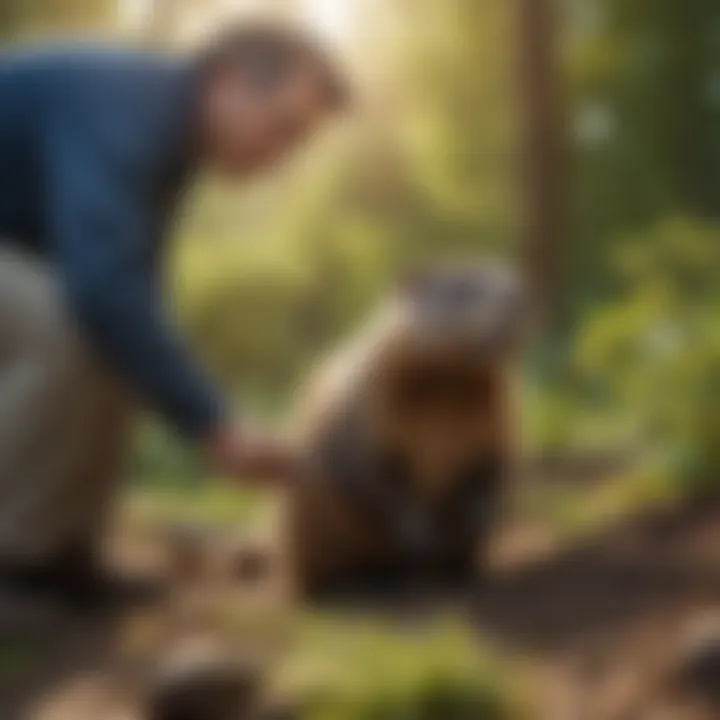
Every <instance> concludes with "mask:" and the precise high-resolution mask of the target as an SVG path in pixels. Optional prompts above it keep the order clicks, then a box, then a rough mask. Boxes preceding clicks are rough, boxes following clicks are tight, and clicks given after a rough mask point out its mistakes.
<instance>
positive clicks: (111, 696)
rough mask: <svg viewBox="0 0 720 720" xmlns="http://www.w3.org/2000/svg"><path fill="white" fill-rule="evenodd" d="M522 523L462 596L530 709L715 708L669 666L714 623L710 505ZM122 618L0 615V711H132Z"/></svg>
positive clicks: (674, 713) (716, 597)
mask: <svg viewBox="0 0 720 720" xmlns="http://www.w3.org/2000/svg"><path fill="white" fill-rule="evenodd" d="M522 533H523V530H522V528H520V529H516V530H514V531H511V532H509V533H508V537H507V539H506V540H505V542H506V543H507V547H508V548H512V550H511V551H508V552H506V553H505V556H506V557H505V558H504V559H503V562H502V563H501V565H500V566H499V567H497V568H496V569H495V570H494V571H493V572H492V573H491V576H490V577H489V578H488V580H487V582H486V583H485V585H484V587H483V588H482V591H481V592H479V593H478V595H477V596H476V597H474V598H473V599H472V601H471V604H470V606H469V607H470V617H471V619H472V622H473V623H474V624H475V626H476V628H477V630H478V632H479V633H481V634H482V636H483V637H484V638H488V639H489V640H490V641H491V643H492V644H494V645H495V646H496V647H498V648H499V649H502V650H503V651H504V652H506V653H509V654H510V655H511V656H512V657H513V658H514V659H515V660H516V661H517V663H518V665H519V666H522V667H523V670H524V672H526V674H527V677H528V678H530V681H531V683H532V685H533V688H534V690H535V697H536V699H537V704H538V709H537V714H536V717H537V718H538V720H545V719H546V718H547V720H696V719H703V718H707V719H708V720H710V719H712V718H720V708H715V709H713V708H711V707H709V706H703V705H701V704H700V703H699V701H698V699H697V698H696V697H691V696H689V695H688V694H687V693H682V692H680V691H679V690H678V688H677V683H676V682H675V680H674V675H673V673H674V670H675V667H676V665H677V663H678V658H679V657H680V655H681V652H682V647H683V645H684V644H685V643H686V642H687V638H688V637H689V636H691V635H692V634H693V633H695V632H696V631H698V629H700V630H702V628H704V627H708V626H710V627H714V628H718V629H720V505H718V504H709V505H707V504H706V505H704V506H700V507H694V508H686V509H684V510H682V511H679V510H676V511H672V512H659V513H656V514H654V515H652V516H650V517H644V518H631V519H628V520H625V521H623V522H619V523H617V524H616V525H615V526H614V527H611V528H607V527H606V528H604V529H603V530H602V532H601V533H598V534H596V535H595V536H593V537H590V538H587V539H585V540H583V541H582V542H581V543H576V544H573V545H572V546H563V544H560V545H554V544H553V543H548V544H547V547H546V548H545V549H544V550H542V551H541V552H538V551H537V548H538V546H539V543H538V542H533V543H531V544H532V546H533V547H534V548H535V549H536V552H534V553H532V555H530V554H528V553H525V552H524V551H523V550H522V547H523V542H522V540H520V541H518V536H522ZM0 611H2V608H1V607H0ZM130 620H131V619H130ZM128 621H129V619H128V618H117V617H116V618H106V619H103V620H98V619H95V620H91V619H87V618H86V619H78V618H76V619H74V620H68V619H63V620H62V621H56V620H53V619H52V618H50V619H48V621H47V623H46V624H45V625H39V626H36V627H35V628H34V630H33V631H32V632H28V631H27V630H26V629H24V628H23V627H22V624H21V623H20V624H17V625H13V624H12V623H5V624H4V625H3V626H2V628H0V632H1V633H2V635H0V641H1V643H2V644H1V645H0V678H1V679H0V718H3V720H21V719H22V720H26V719H28V720H64V719H65V718H72V720H84V719H85V718H88V720H90V719H91V718H92V719H93V720H95V719H97V718H103V719H104V720H105V719H107V720H116V719H117V720H121V719H122V720H133V719H135V720H141V718H142V715H141V711H140V710H139V705H138V704H137V702H139V701H138V700H137V698H136V697H135V695H134V694H133V691H132V690H129V689H128V686H122V683H118V682H116V680H117V673H118V667H119V665H118V662H119V660H118V647H119V645H118V642H119V638H120V636H121V634H122V633H124V632H126V628H127V626H128ZM135 669H136V670H139V667H138V668H135ZM128 677H129V676H128ZM131 682H132V681H131Z"/></svg>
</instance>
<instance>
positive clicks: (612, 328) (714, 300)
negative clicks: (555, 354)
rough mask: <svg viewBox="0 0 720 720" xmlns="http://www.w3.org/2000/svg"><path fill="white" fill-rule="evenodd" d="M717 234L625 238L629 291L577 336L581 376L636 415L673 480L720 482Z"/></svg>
mask: <svg viewBox="0 0 720 720" xmlns="http://www.w3.org/2000/svg"><path fill="white" fill-rule="evenodd" d="M719 240H720V237H719V231H718V230H717V229H715V228H712V227H706V226H703V225H700V224H698V223H696V222H692V221H687V220H671V221H667V222H664V223H662V224H661V225H659V226H658V227H657V228H653V229H652V230H650V231H647V232H643V233H639V234H637V235H635V236H633V237H630V238H626V239H625V241H624V245H623V246H622V251H621V252H619V253H618V255H617V257H616V267H617V271H618V277H619V278H620V279H621V281H622V286H623V287H622V290H621V291H620V292H619V293H618V295H617V297H616V298H615V299H614V300H613V301H612V302H610V303H608V304H607V305H605V306H603V307H602V308H599V309H598V310H597V311H596V312H595V313H594V314H593V315H592V316H591V319H590V321H589V322H588V323H587V325H586V327H585V328H584V331H583V332H582V333H581V334H580V336H579V339H578V347H577V363H578V366H579V369H580V370H581V371H582V372H584V373H586V374H587V375H588V376H589V377H591V378H592V380H593V381H594V382H595V383H598V384H600V385H601V386H602V388H603V389H604V390H605V392H607V393H609V394H611V395H612V396H613V397H614V399H615V401H616V402H618V403H621V404H622V405H623V406H625V407H629V408H632V410H633V412H634V413H635V415H636V416H637V417H638V418H640V419H641V421H642V423H643V428H644V431H645V433H646V435H647V436H648V437H649V439H651V440H653V441H654V443H655V444H656V447H658V448H661V449H662V452H663V454H664V455H665V459H666V460H667V461H668V463H669V465H668V467H669V468H670V469H671V470H673V471H674V474H675V475H676V477H677V478H678V479H679V480H681V481H683V482H688V483H691V484H692V485H693V486H698V485H699V486H701V487H702V486H705V485H707V484H711V485H715V484H717V482H718V480H719V477H718V474H719V473H720V453H719V452H718V448H720V411H719V409H718V407H719V406H718V402H717V398H718V397H720V395H719V394H718V393H719V391H720V326H719V324H718V318H719V317H720V284H719V283H718V267H720V243H719V242H718V241H719Z"/></svg>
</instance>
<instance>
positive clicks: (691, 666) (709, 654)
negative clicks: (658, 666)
mask: <svg viewBox="0 0 720 720" xmlns="http://www.w3.org/2000/svg"><path fill="white" fill-rule="evenodd" d="M675 677H676V683H677V685H678V687H679V688H680V690H681V691H683V692H687V693H690V694H692V695H695V696H697V697H698V698H700V699H702V700H704V701H707V702H711V703H713V704H718V705H720V630H716V631H715V632H713V633H710V634H706V635H704V636H701V637H696V638H693V639H692V641H691V642H690V643H689V644H688V647H687V648H686V649H685V650H684V651H683V653H682V656H681V658H680V662H679V663H678V666H677V669H676V672H675Z"/></svg>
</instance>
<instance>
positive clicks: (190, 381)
mask: <svg viewBox="0 0 720 720" xmlns="http://www.w3.org/2000/svg"><path fill="white" fill-rule="evenodd" d="M102 130H103V129H102V128H93V127H90V128H83V124H82V118H77V119H74V118H67V119H66V120H65V121H64V122H62V121H60V122H56V123H55V124H54V125H53V126H52V127H51V128H49V130H48V133H47V135H46V138H45V140H46V146H45V153H44V158H45V162H46V167H45V177H46V181H47V184H46V188H45V193H46V198H45V200H46V213H45V218H44V222H45V228H46V233H47V235H48V238H49V241H50V246H51V252H52V255H53V259H54V260H55V262H56V263H57V265H58V268H59V271H60V273H61V277H62V280H63V282H64V286H65V288H66V291H67V295H68V300H69V304H70V307H71V310H72V312H74V313H75V315H76V317H77V318H78V320H79V322H80V325H81V329H82V330H83V331H84V332H85V333H86V335H87V337H88V339H89V341H90V343H91V345H92V346H93V347H94V348H95V349H97V350H98V351H99V352H100V353H101V354H102V355H103V356H104V358H105V359H106V360H107V361H108V363H109V364H110V365H111V366H112V367H113V368H114V369H116V370H117V371H118V372H119V374H120V375H121V376H122V377H123V378H124V379H125V380H126V381H127V382H128V384H129V386H130V389H131V390H133V391H135V392H136V393H137V394H138V396H140V397H141V398H142V399H144V400H146V401H147V402H148V404H149V405H150V406H151V407H153V408H155V409H157V410H158V411H160V412H161V413H162V414H163V415H164V416H165V417H166V418H167V419H168V420H169V421H170V422H171V423H172V424H173V425H174V426H175V427H176V428H178V429H179V430H180V431H181V432H182V433H183V434H185V435H186V436H188V437H190V438H193V439H198V440H200V439H206V438H209V437H210V436H211V435H212V434H213V433H214V432H215V431H216V430H217V429H218V428H219V426H220V425H221V424H223V423H224V421H225V411H224V409H223V406H222V402H221V400H220V398H219V395H218V393H217V392H216V391H215V389H214V388H213V386H212V385H211V383H210V382H209V381H208V379H207V378H206V377H205V376H204V374H203V373H202V372H201V371H200V370H199V368H198V367H197V366H196V365H195V363H194V362H193V361H192V359H191V358H190V356H189V353H188V351H187V350H186V348H185V346H184V344H183V343H182V342H181V340H180V339H179V337H178V336H177V335H176V333H175V332H174V330H173V329H172V327H171V324H170V322H169V320H168V318H166V317H165V316H164V315H163V313H162V311H161V305H160V302H159V298H158V297H157V294H156V287H155V278H154V277H153V275H154V268H153V261H152V253H153V247H154V243H156V242H158V240H159V239H158V238H154V237H152V227H153V217H152V213H151V212H150V208H149V203H150V197H151V196H150V192H151V191H152V188H151V186H150V178H151V172H152V168H150V167H147V166H146V163H149V162H150V161H151V159H152V158H151V156H149V155H148V154H147V153H146V152H144V151H143V150H144V149H143V148H142V146H141V145H140V146H139V147H137V148H136V147H135V146H134V145H138V143H135V144H133V142H132V138H129V139H128V143H127V144H126V145H125V146H124V147H122V148H121V147H115V146H114V145H113V144H112V143H109V142H107V141H106V140H105V135H104V134H103V132H102Z"/></svg>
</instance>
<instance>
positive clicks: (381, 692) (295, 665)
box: [280, 617, 527, 720]
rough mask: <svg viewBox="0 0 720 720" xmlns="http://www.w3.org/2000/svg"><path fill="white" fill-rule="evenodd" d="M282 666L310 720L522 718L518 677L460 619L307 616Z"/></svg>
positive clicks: (288, 686) (286, 681) (285, 682)
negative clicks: (391, 622)
mask: <svg viewBox="0 0 720 720" xmlns="http://www.w3.org/2000/svg"><path fill="white" fill-rule="evenodd" d="M300 638H301V642H300V645H299V649H298V651H297V652H296V653H295V654H294V655H293V656H292V657H291V658H290V660H289V662H288V663H286V665H285V667H284V670H283V672H282V673H281V674H280V685H281V690H282V688H283V686H284V688H285V691H286V692H287V691H288V689H290V692H291V694H292V695H293V696H294V697H295V698H299V706H300V708H301V717H302V718H303V720H520V719H521V718H523V717H527V714H526V712H525V708H524V701H523V699H522V698H521V694H520V693H519V692H518V683H516V682H514V680H516V679H517V678H514V677H513V673H512V671H511V670H510V669H509V668H508V667H507V666H506V665H505V664H504V663H501V662H500V661H499V660H497V659H496V658H492V656H491V655H490V654H489V653H487V652H484V651H483V650H482V649H481V648H480V647H479V646H478V643H477V639H476V636H475V634H474V633H473V631H472V630H471V629H470V628H468V627H466V626H464V625H463V623H462V622H460V621H459V620H457V619H454V618H452V619H445V620H440V621H437V622H436V623H433V624H432V625H430V626H429V627H424V628H422V629H420V628H417V627H416V628H414V629H412V630H408V629H407V628H397V627H390V626H388V625H386V624H381V623H378V621H371V620H361V619H358V618H353V619H352V620H348V619H344V620H343V619H341V618H333V619H330V618H327V617H314V618H307V617H306V619H305V622H304V625H303V627H302V629H301V631H300Z"/></svg>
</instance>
